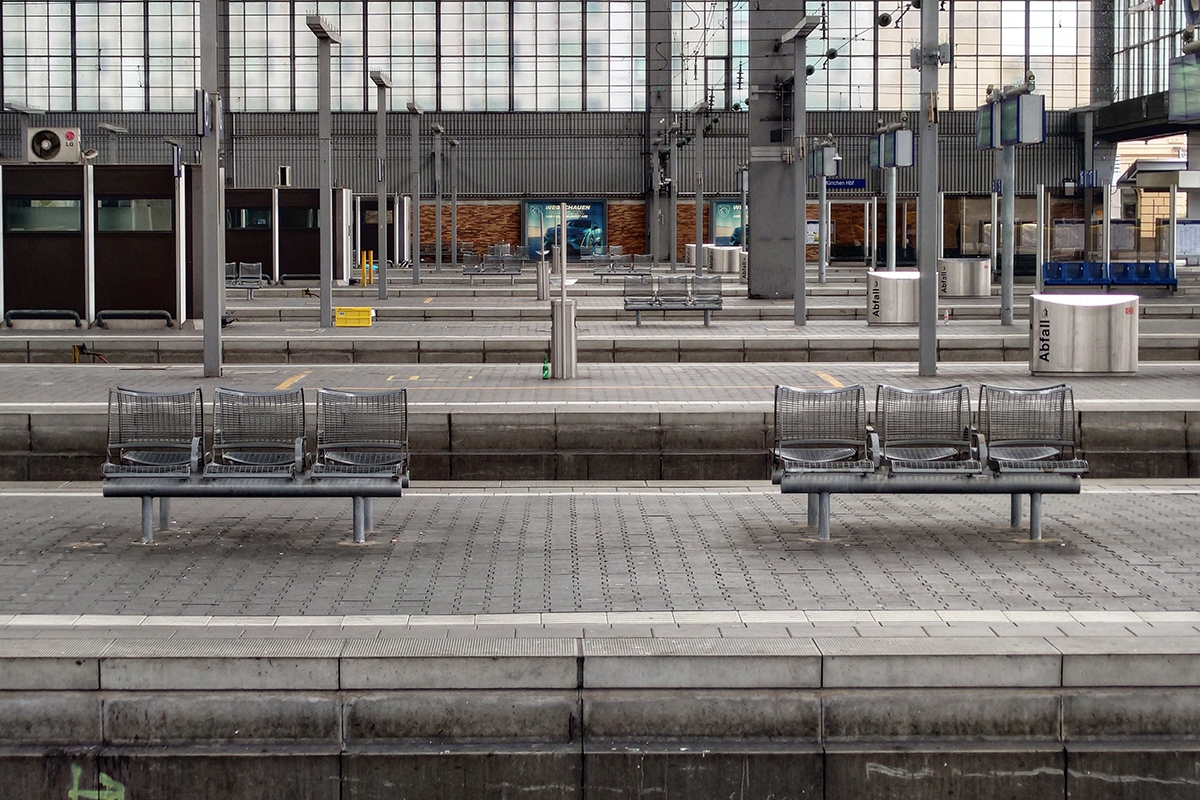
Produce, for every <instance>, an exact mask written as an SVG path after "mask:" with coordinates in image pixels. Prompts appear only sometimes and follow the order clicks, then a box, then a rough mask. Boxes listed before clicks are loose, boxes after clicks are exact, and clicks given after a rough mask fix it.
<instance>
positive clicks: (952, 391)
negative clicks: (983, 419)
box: [875, 384, 983, 473]
mask: <svg viewBox="0 0 1200 800" xmlns="http://www.w3.org/2000/svg"><path fill="white" fill-rule="evenodd" d="M875 424H876V427H877V428H878V432H879V445H880V456H881V458H882V460H883V461H884V462H885V463H887V465H888V466H889V467H890V468H891V470H892V471H893V472H936V473H948V472H960V473H977V472H981V471H982V470H983V464H982V463H981V462H980V461H979V459H978V458H976V454H975V449H974V446H973V442H972V433H973V430H972V428H971V394H970V391H969V390H968V388H967V387H966V386H964V385H962V384H959V385H957V386H946V387H943V388H939V389H902V388H900V387H897V386H888V385H886V384H883V385H880V386H879V388H878V390H877V391H876V394H875Z"/></svg>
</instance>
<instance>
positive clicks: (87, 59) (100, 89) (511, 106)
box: [0, 0, 1183, 111]
mask: <svg viewBox="0 0 1200 800" xmlns="http://www.w3.org/2000/svg"><path fill="white" fill-rule="evenodd" d="M660 2H662V3H663V8H664V10H665V9H666V8H667V7H668V6H669V8H670V18H671V26H672V28H671V31H670V33H669V36H670V40H671V64H672V87H673V98H672V101H673V104H674V106H675V107H676V108H677V109H681V110H682V109H687V108H691V107H692V106H694V105H695V104H696V103H697V102H698V101H700V100H705V101H707V102H708V103H709V104H710V105H711V106H712V107H714V108H735V107H739V106H740V105H741V104H742V103H744V102H745V101H746V99H747V98H748V97H749V85H748V81H749V57H748V53H749V17H750V3H749V2H748V0H660ZM647 5H648V0H625V1H623V2H588V1H586V0H527V1H526V0H486V1H484V0H480V1H477V2H454V1H452V0H411V1H410V0H356V1H354V2H349V1H347V2H343V1H342V0H226V1H225V2H222V3H221V4H220V7H221V10H222V13H223V14H224V15H225V16H224V17H223V20H224V21H226V22H227V28H228V45H229V46H228V51H227V54H228V76H229V89H230V91H229V94H230V97H229V98H228V100H227V107H228V108H230V109H231V110H233V111H293V110H294V111H311V110H315V109H316V53H317V45H316V39H315V37H314V36H313V35H312V33H311V32H310V31H309V30H308V28H307V26H306V25H305V17H306V16H307V15H308V14H313V13H316V14H320V15H322V16H324V17H327V18H328V19H330V20H331V21H332V22H333V23H334V24H335V25H337V26H338V27H339V29H340V30H341V34H342V36H341V39H342V41H341V44H339V45H337V46H335V47H334V48H333V62H334V67H333V70H334V74H333V79H332V86H333V108H334V109H335V110H341V111H362V110H368V111H369V110H373V109H374V103H375V96H376V95H375V90H374V86H373V85H372V84H371V82H370V79H369V73H370V71H371V70H376V69H382V70H385V71H387V72H389V73H390V74H391V76H392V79H393V82H394V89H393V91H391V92H390V93H389V98H390V102H391V103H392V107H393V109H395V110H403V109H404V107H405V104H406V103H407V102H409V101H410V100H414V99H415V100H416V101H417V102H418V103H420V104H421V105H422V106H423V107H424V108H426V109H428V110H445V111H638V110H641V109H643V108H644V107H645V95H646V87H645V80H646V78H645V76H646V58H647V47H648V45H647V37H648V36H649V37H651V38H652V39H653V38H657V37H658V36H659V35H660V34H661V35H662V36H663V37H664V38H665V37H666V36H667V35H668V34H667V33H666V32H648V31H647V30H646V24H647V22H646V21H647ZM941 6H942V7H943V10H942V11H941V12H940V13H939V19H940V20H941V25H942V31H941V39H942V41H946V42H949V43H951V45H952V49H953V54H954V60H953V64H952V65H951V66H949V67H946V68H944V69H942V70H941V81H942V86H941V107H942V108H944V109H959V110H962V109H970V108H974V107H976V106H978V105H979V104H980V102H981V101H982V98H983V93H984V90H985V89H986V87H987V85H988V84H1005V83H1012V82H1014V81H1017V80H1019V79H1021V78H1022V76H1023V75H1024V73H1025V71H1026V70H1032V71H1033V72H1034V73H1035V75H1036V77H1037V85H1038V90H1039V91H1040V92H1042V93H1044V94H1045V95H1046V97H1047V104H1048V107H1049V108H1051V109H1067V108H1073V107H1077V106H1083V105H1087V104H1088V103H1090V102H1091V95H1090V93H1091V86H1090V78H1091V43H1092V20H1093V13H1092V3H1091V1H1090V0H954V2H943V3H941ZM1115 6H1116V13H1115V19H1116V27H1117V37H1116V39H1117V44H1116V47H1115V56H1114V58H1115V64H1116V76H1115V77H1116V84H1117V87H1118V89H1117V93H1118V98H1117V99H1122V98H1125V97H1133V96H1139V95H1142V94H1146V93H1149V92H1154V91H1160V90H1162V89H1164V88H1165V86H1166V83H1165V81H1166V69H1167V62H1168V59H1169V56H1171V55H1173V54H1175V51H1176V50H1177V45H1178V42H1177V40H1176V37H1177V36H1178V31H1179V30H1180V29H1181V28H1182V24H1183V23H1182V18H1181V17H1182V11H1181V7H1182V3H1174V2H1172V3H1163V4H1161V5H1156V4H1153V3H1150V4H1147V3H1146V2H1144V1H1143V0H1115ZM799 7H800V6H799V4H797V8H799ZM807 8H808V9H809V13H818V14H821V15H822V18H823V19H822V24H821V25H820V27H819V28H818V29H817V31H816V32H815V33H814V34H813V35H812V36H810V37H809V39H808V44H809V51H808V56H809V63H810V64H811V65H812V66H813V68H814V70H815V73H814V75H813V76H812V77H811V78H809V81H808V84H809V86H808V98H809V107H810V108H811V109H813V110H851V109H855V110H866V109H873V110H881V111H890V110H900V109H908V110H912V109H915V108H917V107H918V98H917V91H918V73H917V71H916V70H913V69H911V67H910V65H909V51H910V49H911V48H912V47H913V46H914V45H915V44H916V42H917V41H918V40H919V36H920V19H919V17H920V13H919V12H918V11H914V10H913V9H912V8H911V6H910V5H909V4H908V3H907V2H897V0H825V2H822V3H817V2H812V1H811V0H810V2H808V3H807ZM1139 8H1140V9H1142V10H1140V11H1139V10H1137V9H1139ZM198 12H199V9H198V2H197V0H173V1H171V2H154V1H152V0H0V25H2V26H3V71H2V78H3V95H4V100H5V101H8V102H21V103H25V104H27V105H31V106H34V107H38V108H45V109H47V110H52V111H69V110H78V111H144V110H151V111H186V110H190V109H191V108H192V104H193V97H192V93H193V90H194V89H195V87H196V85H197V83H198V58H197V55H198V54H197V48H198V44H199V41H198V40H199V36H198ZM883 12H887V13H889V14H891V15H892V16H893V21H892V22H891V23H890V24H889V25H888V26H886V27H884V26H880V25H879V24H878V17H879V14H880V13H883ZM224 52H225V51H224V50H223V53H224Z"/></svg>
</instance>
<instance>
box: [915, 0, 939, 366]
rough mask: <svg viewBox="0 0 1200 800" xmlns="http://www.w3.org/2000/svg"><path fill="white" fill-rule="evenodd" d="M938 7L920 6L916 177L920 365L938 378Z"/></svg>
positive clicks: (924, 4)
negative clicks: (919, 74) (917, 157)
mask: <svg viewBox="0 0 1200 800" xmlns="http://www.w3.org/2000/svg"><path fill="white" fill-rule="evenodd" d="M938 8H939V4H938V3H934V2H925V3H922V4H921V46H920V51H919V52H920V62H921V125H920V139H921V158H920V164H919V170H920V172H919V173H918V177H917V224H918V226H919V228H918V234H917V242H918V263H919V266H920V272H921V287H920V298H921V302H920V325H919V330H920V333H919V336H920V348H919V349H920V365H919V367H920V368H919V373H920V374H921V375H923V376H932V375H937V304H938V286H937V283H938V281H937V234H938V230H937V206H936V204H937V197H938V163H937V158H938V102H937V100H938V94H937V93H938Z"/></svg>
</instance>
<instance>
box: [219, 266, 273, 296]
mask: <svg viewBox="0 0 1200 800" xmlns="http://www.w3.org/2000/svg"><path fill="white" fill-rule="evenodd" d="M264 285H266V280H265V278H264V277H263V265H262V262H261V261H226V262H225V288H226V289H245V290H246V299H247V300H253V299H254V290H255V289H261V288H262V287H263V286H264Z"/></svg>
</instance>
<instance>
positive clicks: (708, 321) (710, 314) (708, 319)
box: [704, 310, 712, 328]
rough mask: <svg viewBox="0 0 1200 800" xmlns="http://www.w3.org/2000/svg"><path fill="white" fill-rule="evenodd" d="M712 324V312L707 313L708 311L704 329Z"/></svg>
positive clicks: (705, 315)
mask: <svg viewBox="0 0 1200 800" xmlns="http://www.w3.org/2000/svg"><path fill="white" fill-rule="evenodd" d="M710 322H712V312H711V311H707V310H706V311H705V312H704V327H706V328H707V327H708V323H710Z"/></svg>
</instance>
